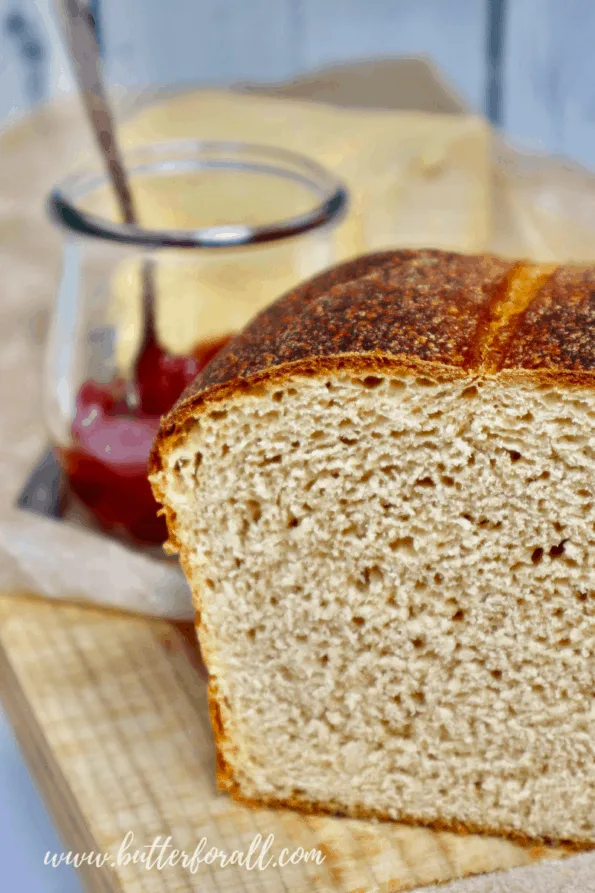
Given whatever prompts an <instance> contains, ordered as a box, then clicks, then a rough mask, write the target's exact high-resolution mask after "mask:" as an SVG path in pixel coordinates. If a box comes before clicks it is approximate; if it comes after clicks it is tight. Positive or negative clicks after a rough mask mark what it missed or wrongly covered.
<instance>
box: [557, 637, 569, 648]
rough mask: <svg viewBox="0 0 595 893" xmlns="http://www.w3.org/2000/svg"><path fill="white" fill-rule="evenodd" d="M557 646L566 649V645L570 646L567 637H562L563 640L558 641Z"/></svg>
mask: <svg viewBox="0 0 595 893" xmlns="http://www.w3.org/2000/svg"><path fill="white" fill-rule="evenodd" d="M557 644H558V645H560V647H561V648H567V647H568V645H570V639H569V638H568V636H564V638H563V639H558V642H557Z"/></svg>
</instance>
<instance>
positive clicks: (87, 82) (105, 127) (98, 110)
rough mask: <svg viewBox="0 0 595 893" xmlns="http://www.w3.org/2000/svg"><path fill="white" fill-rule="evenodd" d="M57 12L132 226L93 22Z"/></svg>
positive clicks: (133, 387) (145, 278)
mask: <svg viewBox="0 0 595 893" xmlns="http://www.w3.org/2000/svg"><path fill="white" fill-rule="evenodd" d="M59 9H60V13H61V16H60V17H61V20H62V25H63V31H64V35H65V38H66V42H67V44H68V49H69V51H70V55H71V58H72V61H73V64H74V70H75V74H76V79H77V83H78V87H79V90H80V94H81V98H82V100H83V106H84V108H85V111H86V113H87V117H88V119H89V123H90V125H91V130H92V132H93V135H94V137H95V140H96V142H97V146H98V148H99V151H100V153H101V156H102V158H103V159H104V162H105V166H106V170H107V175H108V178H109V180H110V182H111V184H112V186H113V189H114V193H115V195H116V199H117V201H118V205H119V207H120V211H121V213H122V217H123V219H124V222H125V223H132V224H136V223H137V222H138V217H137V214H136V211H135V208H134V201H133V198H132V192H131V190H130V184H129V179H128V174H127V172H126V168H125V166H124V162H123V160H122V151H121V149H120V146H119V144H118V138H117V134H116V128H115V124H114V116H113V114H112V110H111V107H110V103H109V99H108V96H107V91H106V89H105V85H104V81H103V74H102V64H101V55H100V52H99V46H98V44H97V38H96V35H95V26H94V23H93V19H92V17H91V14H90V12H89V9H88V7H87V6H86V3H85V2H84V0H59ZM142 273H143V275H142V283H143V286H142V288H143V338H142V340H141V347H140V351H139V356H140V355H141V354H142V350H143V347H144V345H145V344H146V343H147V341H148V340H149V339H151V338H153V339H155V340H156V334H155V301H154V294H155V288H154V277H153V265H152V263H151V261H149V260H146V261H145V262H144V264H143V270H142ZM132 378H133V380H132V381H128V380H127V382H126V393H125V398H126V403H127V406H128V408H129V409H130V410H134V409H136V408H137V407H138V404H139V392H138V383H137V380H136V364H135V366H134V368H133V371H132Z"/></svg>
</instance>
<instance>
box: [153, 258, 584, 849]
mask: <svg viewBox="0 0 595 893" xmlns="http://www.w3.org/2000/svg"><path fill="white" fill-rule="evenodd" d="M591 276H592V274H591V273H589V271H585V270H566V269H564V270H562V269H558V270H554V269H550V268H542V267H532V266H529V265H524V264H517V265H513V264H510V263H508V262H504V261H500V260H498V259H495V258H470V257H459V256H457V255H448V254H443V253H441V252H432V251H428V252H394V253H386V254H383V255H377V256H374V257H372V258H364V259H361V260H360V261H358V262H356V263H355V264H350V265H343V267H339V268H337V270H334V271H331V272H330V273H329V274H326V276H323V277H318V279H317V280H314V281H313V282H312V283H309V284H307V285H306V286H303V287H302V288H301V289H299V290H298V291H297V292H295V293H293V294H292V295H289V296H287V297H286V298H284V299H282V300H281V301H280V302H278V303H277V304H276V305H274V307H272V308H270V310H269V311H266V312H265V314H262V315H261V317H259V318H257V320H255V322H254V323H253V324H252V325H251V326H250V327H249V328H248V330H246V331H245V332H244V333H243V334H242V335H241V336H239V338H238V339H236V341H235V342H234V343H232V344H231V345H230V347H229V348H228V349H227V353H226V354H225V352H223V353H222V354H221V355H220V357H219V358H218V359H217V360H215V361H214V363H213V364H211V366H210V367H208V369H207V370H205V373H203V377H202V379H201V378H199V380H197V382H196V383H195V385H194V386H193V388H191V389H190V391H189V392H188V393H187V394H186V395H185V396H184V398H183V399H182V401H181V402H180V403H179V405H178V406H177V407H176V408H175V409H174V410H173V412H172V413H171V414H170V416H169V417H167V418H166V419H165V420H164V422H163V425H162V430H161V434H160V436H159V438H158V441H157V442H156V445H155V449H154V453H153V457H152V477H151V479H152V482H153V487H154V490H155V493H156V495H157V497H158V498H159V499H160V500H161V501H162V502H163V504H164V507H165V511H166V514H167V518H168V525H169V530H170V541H171V548H173V549H175V550H177V551H179V552H180V557H181V560H182V563H183V566H184V570H185V572H186V575H187V577H188V580H189V582H190V585H191V587H192V591H193V595H194V599H195V603H196V608H197V616H198V633H199V638H200V642H201V647H202V649H203V651H204V655H205V659H206V662H207V665H208V668H209V673H210V683H209V684H210V700H211V706H212V719H213V726H214V731H215V737H216V743H217V751H218V777H219V782H220V784H221V786H222V787H224V788H226V789H227V790H229V791H230V792H231V793H232V794H234V795H235V796H236V797H238V798H240V799H243V800H247V801H250V802H256V803H263V804H273V803H283V804H287V805H292V806H296V807H298V808H303V809H309V810H314V811H333V812H340V813H344V814H347V815H353V816H376V817H380V818H387V819H395V820H400V821H415V822H421V823H425V824H429V825H435V826H438V827H443V828H461V827H463V828H467V829H469V830H476V831H489V832H496V833H503V834H508V835H511V836H517V837H529V838H537V839H541V840H546V841H547V840H555V841H561V840H564V841H569V842H571V843H572V844H574V845H576V846H579V847H588V846H591V845H594V844H595V769H594V764H595V761H594V756H595V706H594V699H593V694H594V691H595V565H594V564H593V561H592V559H591V558H590V556H591V555H593V554H595V498H594V496H595V483H594V481H595V467H594V460H595V393H594V389H593V385H594V381H593V371H592V367H594V366H595V352H594V351H593V350H592V349H591V347H590V346H589V343H588V341H589V338H588V335H587V336H585V335H584V324H585V323H588V322H589V320H590V319H591V314H594V315H595V303H594V302H593V299H592V297H591V288H592V285H591ZM593 281H594V282H595V276H593ZM594 321H595V319H594ZM573 333H574V334H573ZM593 337H594V336H591V339H592V338H593Z"/></svg>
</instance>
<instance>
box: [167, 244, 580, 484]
mask: <svg viewBox="0 0 595 893" xmlns="http://www.w3.org/2000/svg"><path fill="white" fill-rule="evenodd" d="M531 268H532V265H530V264H523V263H516V264H515V263H513V262H512V261H505V260H502V259H499V258H496V257H493V256H491V255H484V256H469V255H460V254H454V253H452V252H445V251H438V250H432V249H426V250H421V251H413V250H399V251H386V252H381V253H377V254H372V255H368V256H365V257H362V258H358V259H356V260H353V261H349V262H347V263H345V264H341V265H339V266H338V267H335V268H333V269H332V270H329V271H327V272H325V273H323V274H321V275H320V276H317V277H315V278H314V279H312V280H310V281H309V282H307V283H305V284H303V285H301V286H299V287H298V288H297V289H295V290H294V291H292V292H290V293H289V294H288V295H285V296H284V297H283V298H280V299H279V300H278V301H276V302H275V303H274V304H272V305H271V306H270V307H268V308H267V309H266V310H264V311H263V312H262V313H260V314H259V315H258V316H257V317H256V318H255V319H254V320H253V321H252V322H251V323H250V324H249V325H248V326H247V328H246V329H244V331H243V332H241V333H240V334H239V335H238V336H237V337H236V338H235V339H234V340H233V341H232V342H231V343H230V344H229V345H228V346H227V347H226V348H224V349H223V350H222V351H221V352H220V353H219V354H218V356H217V357H215V359H214V360H213V361H212V362H211V363H210V364H209V365H208V366H207V368H206V369H205V370H204V371H203V372H202V373H201V374H200V375H199V376H198V377H197V378H196V380H195V381H194V382H193V383H192V384H191V385H190V387H189V388H188V389H187V390H186V391H185V393H184V394H183V395H182V397H181V398H180V400H179V401H178V402H177V404H176V405H175V406H174V408H173V409H172V410H171V412H170V413H169V414H168V415H167V416H165V418H164V419H163V421H162V425H161V429H160V433H159V435H158V437H157V439H156V442H155V445H154V448H153V451H152V454H151V459H150V472H151V473H155V472H156V471H158V470H159V468H160V467H161V460H160V453H161V451H162V450H164V449H165V450H167V448H168V447H167V444H168V441H169V443H170V444H171V440H170V438H171V437H172V436H174V435H175V434H176V433H178V432H182V431H183V430H184V426H185V423H186V421H187V420H188V419H190V418H192V417H193V416H194V415H195V414H196V413H197V412H198V411H199V410H200V408H201V406H203V405H204V404H206V403H211V402H214V401H219V400H224V399H226V398H227V397H229V396H231V395H233V394H239V393H241V392H242V391H246V390H247V389H248V388H251V387H255V386H258V385H263V384H267V383H274V382H277V381H279V382H281V381H283V380H286V379H287V378H288V377H290V376H291V375H316V374H324V372H326V371H334V370H337V369H349V370H352V371H353V372H354V373H356V374H360V373H362V374H365V373H366V372H367V370H368V369H370V368H371V367H376V366H378V365H379V364H380V365H385V366H386V369H387V370H394V369H396V368H400V369H402V371H403V372H404V373H405V374H412V375H417V374H421V375H424V374H425V375H440V376H441V377H442V378H446V379H447V378H455V377H461V376H462V375H463V374H465V373H466V374H468V375H472V374H474V373H475V374H476V375H478V376H481V375H482V374H489V375H490V376H494V375H498V374H500V375H502V377H503V381H507V382H513V381H516V382H519V383H527V384H532V385H535V386H541V385H543V386H548V385H549V384H551V383H553V384H556V383H558V384H561V385H562V386H564V387H593V386H594V384H595V269H587V270H585V268H572V267H564V268H559V269H558V270H557V271H555V272H553V273H552V274H551V275H549V276H548V277H547V278H546V281H545V283H544V284H540V286H539V288H537V290H536V293H535V294H531V295H529V296H528V304H527V306H526V307H524V308H523V313H520V314H519V315H518V316H514V315H513V316H512V321H513V322H512V323H511V321H510V320H509V321H507V322H506V323H505V324H503V325H502V327H501V331H495V330H497V329H498V327H499V325H500V322H501V310H502V307H503V306H505V305H506V302H507V300H508V293H509V290H510V286H511V282H512V281H513V280H514V278H515V276H518V275H523V273H524V271H525V270H527V269H531ZM486 350H487V353H488V355H487V356H486Z"/></svg>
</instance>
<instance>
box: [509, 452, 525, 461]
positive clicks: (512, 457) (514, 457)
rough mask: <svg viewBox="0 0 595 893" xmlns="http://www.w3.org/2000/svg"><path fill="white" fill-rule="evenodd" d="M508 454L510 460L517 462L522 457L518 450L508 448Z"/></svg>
mask: <svg viewBox="0 0 595 893" xmlns="http://www.w3.org/2000/svg"><path fill="white" fill-rule="evenodd" d="M508 455H509V456H510V461H511V462H518V461H519V459H522V458H523V457H522V455H521V454H520V453H519V451H518V450H508Z"/></svg>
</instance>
